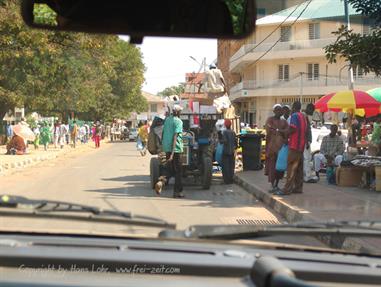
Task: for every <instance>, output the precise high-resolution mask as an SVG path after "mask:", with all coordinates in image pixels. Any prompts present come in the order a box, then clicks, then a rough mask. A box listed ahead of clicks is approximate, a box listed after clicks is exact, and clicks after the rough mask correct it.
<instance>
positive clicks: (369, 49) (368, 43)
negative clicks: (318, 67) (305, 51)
mask: <svg viewBox="0 0 381 287" xmlns="http://www.w3.org/2000/svg"><path fill="white" fill-rule="evenodd" d="M348 1H349V3H350V4H352V5H353V7H354V8H356V11H357V12H360V13H362V14H363V15H364V16H365V17H367V18H369V19H371V20H372V21H374V24H373V27H372V28H373V29H372V32H371V33H370V34H369V35H361V34H358V33H354V32H353V31H352V30H350V31H348V30H347V28H346V26H342V27H340V28H339V29H338V31H336V32H334V33H333V34H334V35H336V36H337V40H336V41H335V43H333V44H331V45H329V46H327V47H326V48H325V52H326V57H327V59H328V61H329V62H330V63H335V62H336V61H337V58H338V57H343V58H344V59H345V60H346V61H350V62H351V64H352V65H353V66H360V67H361V68H362V69H363V70H364V72H365V73H369V72H374V73H375V74H376V75H378V76H379V75H381V1H375V0H348Z"/></svg>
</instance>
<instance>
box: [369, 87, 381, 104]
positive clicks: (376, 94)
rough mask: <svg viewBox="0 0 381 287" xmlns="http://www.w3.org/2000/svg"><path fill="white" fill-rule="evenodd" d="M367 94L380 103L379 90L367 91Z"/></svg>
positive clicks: (380, 90) (380, 91) (380, 94)
mask: <svg viewBox="0 0 381 287" xmlns="http://www.w3.org/2000/svg"><path fill="white" fill-rule="evenodd" d="M367 93H368V94H369V95H371V96H372V97H373V98H375V99H376V100H377V101H379V102H380V103H381V88H376V89H372V90H369V91H367Z"/></svg>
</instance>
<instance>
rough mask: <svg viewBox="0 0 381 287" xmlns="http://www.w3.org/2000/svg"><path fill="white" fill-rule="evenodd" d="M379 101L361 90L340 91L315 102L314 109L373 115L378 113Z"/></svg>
mask: <svg viewBox="0 0 381 287" xmlns="http://www.w3.org/2000/svg"><path fill="white" fill-rule="evenodd" d="M380 107H381V103H380V102H378V101H377V100H376V99H374V98H373V97H372V96H371V95H369V94H368V93H366V92H363V91H358V90H354V91H340V92H337V93H331V94H328V95H326V96H324V97H322V98H321V99H320V100H318V101H317V102H316V103H315V109H316V110H318V111H320V112H328V111H333V112H348V111H354V113H355V114H356V115H359V116H364V115H366V116H368V117H370V116H375V115H378V114H379V113H380Z"/></svg>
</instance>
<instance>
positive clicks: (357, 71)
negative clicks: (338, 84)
mask: <svg viewBox="0 0 381 287" xmlns="http://www.w3.org/2000/svg"><path fill="white" fill-rule="evenodd" d="M353 77H354V78H355V79H361V78H363V77H364V69H363V68H361V67H360V66H354V67H353Z"/></svg>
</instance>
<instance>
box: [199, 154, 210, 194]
mask: <svg viewBox="0 0 381 287" xmlns="http://www.w3.org/2000/svg"><path fill="white" fill-rule="evenodd" d="M212 171H213V163H212V160H211V159H210V157H207V156H206V157H204V158H203V160H202V174H201V185H202V188H203V189H209V188H210V184H211V183H212Z"/></svg>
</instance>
